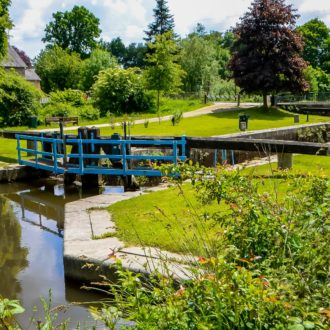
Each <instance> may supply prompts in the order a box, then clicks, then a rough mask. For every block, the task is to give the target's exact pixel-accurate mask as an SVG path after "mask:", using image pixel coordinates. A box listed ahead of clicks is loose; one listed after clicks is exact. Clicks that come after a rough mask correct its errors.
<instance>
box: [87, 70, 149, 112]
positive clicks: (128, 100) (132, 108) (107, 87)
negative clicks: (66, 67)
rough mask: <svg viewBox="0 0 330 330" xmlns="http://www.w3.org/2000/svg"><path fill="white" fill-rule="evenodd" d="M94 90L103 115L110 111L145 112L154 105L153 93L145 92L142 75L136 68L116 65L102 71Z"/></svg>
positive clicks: (97, 104) (96, 102) (95, 100)
mask: <svg viewBox="0 0 330 330" xmlns="http://www.w3.org/2000/svg"><path fill="white" fill-rule="evenodd" d="M92 92H93V98H94V102H95V105H96V106H97V107H98V108H99V109H100V111H101V115H102V116H105V115H106V114H107V113H108V112H110V113H115V114H123V113H132V112H141V111H144V112H145V111H149V110H150V109H151V108H152V106H153V100H152V95H151V94H146V93H145V92H144V90H143V84H142V76H141V74H140V71H139V70H138V69H136V68H128V69H126V70H125V69H121V68H119V67H115V68H109V69H107V70H104V71H101V72H100V73H99V75H98V77H97V81H96V83H95V84H94V85H93V89H92Z"/></svg>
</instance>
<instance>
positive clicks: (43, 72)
mask: <svg viewBox="0 0 330 330" xmlns="http://www.w3.org/2000/svg"><path fill="white" fill-rule="evenodd" d="M81 64H82V61H81V59H80V57H79V55H78V54H76V53H71V54H70V53H69V52H68V51H67V50H64V49H62V48H61V47H59V46H54V47H52V48H47V49H45V50H42V51H41V52H40V54H39V56H38V57H37V58H36V60H35V68H36V72H37V74H38V75H39V76H40V78H41V87H42V89H43V90H44V91H45V92H47V93H48V92H50V91H54V90H64V89H67V88H77V87H78V83H79V80H80V73H81Z"/></svg>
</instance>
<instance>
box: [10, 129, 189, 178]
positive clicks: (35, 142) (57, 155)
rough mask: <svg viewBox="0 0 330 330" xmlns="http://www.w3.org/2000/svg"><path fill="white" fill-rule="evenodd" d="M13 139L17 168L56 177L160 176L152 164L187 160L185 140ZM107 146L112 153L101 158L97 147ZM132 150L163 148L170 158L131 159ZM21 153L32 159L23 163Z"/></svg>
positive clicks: (156, 156)
mask: <svg viewBox="0 0 330 330" xmlns="http://www.w3.org/2000/svg"><path fill="white" fill-rule="evenodd" d="M16 139H17V153H18V162H19V164H21V165H27V166H30V167H34V168H37V169H41V170H46V171H50V172H53V173H55V174H64V173H72V174H80V175H84V174H104V175H136V176H162V175H163V173H162V172H161V171H160V170H157V169H154V168H153V167H152V166H153V164H152V162H157V163H164V162H166V163H172V164H175V165H176V164H177V162H178V161H185V160H186V156H185V154H186V139H185V137H184V136H183V137H181V139H180V140H175V139H171V140H169V139H167V140H165V139H164V140H162V139H155V140H110V139H109V140H105V139H93V138H91V139H81V138H74V139H72V138H66V137H64V138H63V139H59V138H49V137H39V136H29V135H21V134H17V135H16ZM22 141H27V147H23V146H22ZM109 145H110V149H111V150H112V152H110V154H101V153H100V147H102V146H109ZM46 146H47V147H46ZM70 146H71V147H72V149H71V152H67V149H68V148H69V147H70ZM134 146H139V147H141V146H143V147H150V148H155V147H161V148H164V147H166V148H167V149H171V151H170V155H131V154H130V152H129V150H130V148H131V147H134ZM46 149H47V150H48V151H46ZM50 150H51V151H50ZM23 152H26V153H28V154H29V155H30V156H31V157H32V158H31V159H23V157H22V156H23V155H22V153H23ZM102 160H103V161H110V162H111V163H112V164H111V165H116V166H114V167H115V168H114V167H108V166H105V165H104V164H101V162H102ZM131 161H141V162H146V161H148V165H147V166H140V167H139V166H138V167H136V168H130V166H129V163H130V162H131ZM118 165H120V166H121V168H118V167H119V166H118Z"/></svg>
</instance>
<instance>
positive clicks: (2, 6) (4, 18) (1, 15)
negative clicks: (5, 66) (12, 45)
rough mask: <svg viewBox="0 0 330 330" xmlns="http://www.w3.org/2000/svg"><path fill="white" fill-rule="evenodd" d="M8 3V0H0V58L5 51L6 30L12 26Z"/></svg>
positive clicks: (6, 43) (9, 2) (6, 42)
mask: <svg viewBox="0 0 330 330" xmlns="http://www.w3.org/2000/svg"><path fill="white" fill-rule="evenodd" d="M10 4H11V1H10V0H0V59H1V58H2V57H4V56H5V55H6V53H7V46H8V39H7V31H8V30H9V29H10V28H11V27H12V22H11V20H10V18H9V12H8V8H9V6H10Z"/></svg>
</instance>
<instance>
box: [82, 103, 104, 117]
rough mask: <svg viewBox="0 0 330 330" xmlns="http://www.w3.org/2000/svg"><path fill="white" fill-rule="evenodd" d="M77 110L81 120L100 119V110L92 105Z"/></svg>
mask: <svg viewBox="0 0 330 330" xmlns="http://www.w3.org/2000/svg"><path fill="white" fill-rule="evenodd" d="M77 110H78V115H79V117H80V118H81V119H85V120H96V119H99V118H100V110H98V109H96V108H94V107H93V106H92V105H91V104H88V105H84V106H83V107H79V108H77Z"/></svg>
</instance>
